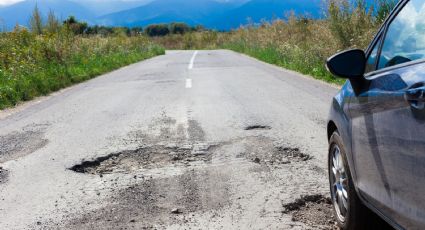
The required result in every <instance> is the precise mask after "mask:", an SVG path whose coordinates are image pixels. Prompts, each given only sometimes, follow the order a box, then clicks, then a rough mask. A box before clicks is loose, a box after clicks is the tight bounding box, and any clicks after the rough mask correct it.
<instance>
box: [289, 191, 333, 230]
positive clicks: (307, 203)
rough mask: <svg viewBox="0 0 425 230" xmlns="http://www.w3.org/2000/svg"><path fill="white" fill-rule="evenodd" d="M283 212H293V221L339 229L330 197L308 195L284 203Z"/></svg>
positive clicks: (319, 227) (320, 227) (322, 227)
mask: <svg viewBox="0 0 425 230" xmlns="http://www.w3.org/2000/svg"><path fill="white" fill-rule="evenodd" d="M283 208H284V210H283V213H284V214H291V215H292V221H296V222H302V223H304V224H306V225H308V226H311V227H314V228H316V229H338V227H337V225H336V221H335V216H334V212H333V207H332V202H331V199H330V198H327V197H324V196H323V195H306V196H301V198H299V199H296V200H295V201H294V202H292V203H288V204H284V205H283Z"/></svg>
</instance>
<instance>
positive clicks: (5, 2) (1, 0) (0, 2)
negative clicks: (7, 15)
mask: <svg viewBox="0 0 425 230" xmlns="http://www.w3.org/2000/svg"><path fill="white" fill-rule="evenodd" d="M20 1H21V0H0V5H9V4H12V3H15V2H20Z"/></svg>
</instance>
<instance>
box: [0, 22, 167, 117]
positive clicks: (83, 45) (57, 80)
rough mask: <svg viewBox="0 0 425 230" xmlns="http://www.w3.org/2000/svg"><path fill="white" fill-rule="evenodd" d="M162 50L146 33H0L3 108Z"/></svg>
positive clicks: (0, 87) (24, 31)
mask: <svg viewBox="0 0 425 230" xmlns="http://www.w3.org/2000/svg"><path fill="white" fill-rule="evenodd" d="M163 53H164V49H163V48H162V47H161V46H159V45H157V44H153V43H152V42H151V41H149V40H148V39H147V38H146V37H143V36H134V37H127V36H114V37H100V36H76V35H74V33H72V32H71V31H69V30H67V29H66V28H65V27H63V28H61V29H60V31H59V32H55V33H48V32H46V33H44V32H43V33H42V34H38V33H34V32H29V31H27V30H26V29H19V28H17V29H15V30H14V31H13V32H7V33H6V32H4V33H0V109H3V108H5V107H9V106H13V105H15V104H17V103H18V102H19V101H24V100H30V99H32V98H34V97H36V96H40V95H45V94H48V93H50V92H53V91H56V90H58V89H61V88H64V87H66V86H69V85H72V84H75V83H78V82H81V81H84V80H87V79H90V78H92V77H94V76H97V75H99V74H102V73H105V72H108V71H111V70H113V69H116V68H119V67H121V66H125V65H128V64H130V63H134V62H137V61H140V60H143V59H146V58H149V57H152V56H155V55H159V54H163Z"/></svg>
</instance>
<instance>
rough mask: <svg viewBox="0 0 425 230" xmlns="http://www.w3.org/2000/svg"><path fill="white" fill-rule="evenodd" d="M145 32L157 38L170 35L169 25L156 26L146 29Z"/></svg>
mask: <svg viewBox="0 0 425 230" xmlns="http://www.w3.org/2000/svg"><path fill="white" fill-rule="evenodd" d="M145 32H146V34H147V35H149V36H151V37H157V36H165V35H168V34H169V33H170V29H169V28H168V25H167V24H154V25H149V26H148V27H146V28H145Z"/></svg>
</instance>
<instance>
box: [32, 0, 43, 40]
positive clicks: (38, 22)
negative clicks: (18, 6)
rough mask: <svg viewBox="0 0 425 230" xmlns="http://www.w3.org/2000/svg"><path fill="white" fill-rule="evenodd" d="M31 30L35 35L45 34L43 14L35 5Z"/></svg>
mask: <svg viewBox="0 0 425 230" xmlns="http://www.w3.org/2000/svg"><path fill="white" fill-rule="evenodd" d="M30 29H31V31H32V32H33V33H35V34H42V33H43V20H42V18H41V13H40V10H39V9H38V6H37V4H36V5H35V7H34V10H33V11H32V15H31V18H30Z"/></svg>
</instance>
